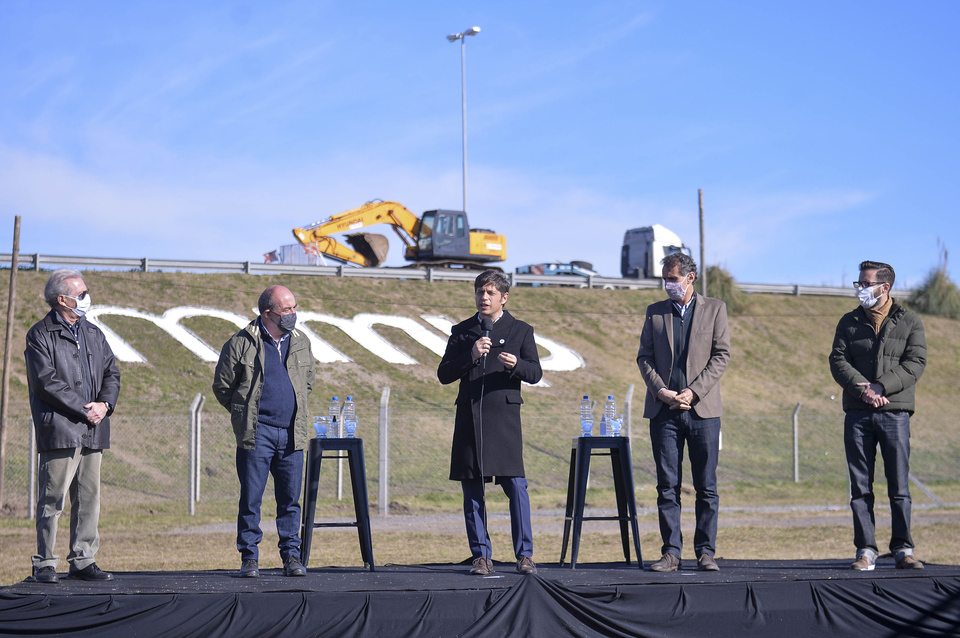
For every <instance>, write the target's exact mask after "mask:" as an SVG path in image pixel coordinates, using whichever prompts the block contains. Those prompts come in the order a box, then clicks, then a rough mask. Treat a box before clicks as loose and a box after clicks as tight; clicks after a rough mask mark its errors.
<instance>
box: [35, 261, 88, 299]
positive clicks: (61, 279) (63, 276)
mask: <svg viewBox="0 0 960 638" xmlns="http://www.w3.org/2000/svg"><path fill="white" fill-rule="evenodd" d="M68 279H81V280H82V279H83V275H81V274H80V271H79V270H74V269H73V268H57V269H56V270H54V271H53V273H52V274H51V275H50V278H49V279H47V285H46V286H44V288H43V298H44V300H45V301H46V302H47V305H48V306H50V307H51V308H56V307H57V306H59V305H60V304H58V303H57V297H59V296H60V295H66V294H67V293H68V292H69V290H67V284H66V281H67V280H68Z"/></svg>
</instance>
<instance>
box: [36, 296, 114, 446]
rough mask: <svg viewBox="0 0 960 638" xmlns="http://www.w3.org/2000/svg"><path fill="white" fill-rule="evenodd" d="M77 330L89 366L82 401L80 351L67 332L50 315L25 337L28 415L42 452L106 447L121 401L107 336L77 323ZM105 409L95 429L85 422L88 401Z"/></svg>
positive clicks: (83, 320) (81, 322)
mask: <svg viewBox="0 0 960 638" xmlns="http://www.w3.org/2000/svg"><path fill="white" fill-rule="evenodd" d="M79 321H80V324H79V330H80V332H81V333H82V338H83V343H84V345H85V347H86V350H85V353H84V354H86V356H87V361H89V363H90V377H91V379H90V382H91V384H92V387H91V396H92V397H93V398H92V399H88V398H85V397H84V393H83V371H82V370H81V368H80V355H81V353H80V350H79V349H78V348H77V340H76V339H74V337H73V333H72V332H71V331H70V329H69V328H67V327H66V326H64V325H63V324H62V323H61V322H60V320H59V319H58V317H57V313H56V311H54V310H51V311H50V312H49V313H47V316H45V317H44V318H43V319H41V320H40V321H38V322H37V323H36V324H34V326H33V327H32V328H30V331H29V332H27V349H26V350H25V351H24V353H23V356H24V357H25V358H26V360H27V383H28V385H29V386H30V412H31V413H32V414H33V424H34V427H35V428H36V431H37V447H38V449H39V450H40V451H41V452H46V451H49V450H58V449H63V448H75V447H87V448H91V449H94V450H105V449H107V448H109V447H110V415H111V414H112V413H113V408H114V407H116V405H117V398H118V397H119V396H120V371H119V370H118V369H117V364H116V361H115V360H114V357H113V350H111V349H110V345H109V344H108V343H107V339H106V337H104V336H103V333H102V332H101V331H100V329H99V328H97V327H96V326H95V325H93V324H92V323H90V322H89V321H87V320H85V319H79ZM91 400H92V401H96V402H102V403H108V404H110V406H111V407H110V410H109V411H108V412H107V416H105V417H104V418H103V420H102V421H100V423H99V424H97V425H93V424H91V423H89V422H88V421H87V417H86V414H87V410H85V409H84V407H83V406H84V405H86V404H87V403H89V402H90V401H91Z"/></svg>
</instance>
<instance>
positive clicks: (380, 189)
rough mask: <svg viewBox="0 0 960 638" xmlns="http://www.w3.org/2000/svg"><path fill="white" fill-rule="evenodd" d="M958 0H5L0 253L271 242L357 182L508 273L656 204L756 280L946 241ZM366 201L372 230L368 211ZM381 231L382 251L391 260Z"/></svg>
mask: <svg viewBox="0 0 960 638" xmlns="http://www.w3.org/2000/svg"><path fill="white" fill-rule="evenodd" d="M958 22H960V2H956V1H955V0H924V1H922V2H910V3H908V2H902V1H901V0H848V1H842V2H837V1H836V0H830V1H826V0H810V1H806V2H795V1H786V0H785V1H783V2H770V1H769V0H740V1H738V2H722V1H706V0H689V1H679V0H678V1H672V2H668V1H650V2H648V1H644V0H633V1H612V2H608V1H604V0H598V1H597V2H580V1H576V2H573V1H569V0H552V1H550V2H547V1H541V0H529V1H524V2H516V1H515V0H510V1H505V0H483V1H478V0H462V1H459V2H449V1H444V2H438V1H434V0H421V1H419V2H412V3H398V2H386V1H364V0H357V1H355V2H328V1H324V0H275V1H272V2H269V3H267V2H250V1H244V0H208V1H204V2H193V1H185V0H166V1H162V2H161V1H151V0H146V1H139V2H129V1H127V0H124V1H114V0H86V1H84V2H74V1H69V0H48V1H45V2H35V1H33V0H2V1H0V253H7V252H9V251H10V250H11V249H12V241H13V226H14V217H15V216H16V215H20V216H21V218H22V222H21V237H20V252H21V253H23V254H33V253H38V252H39V253H42V254H51V255H79V256H105V257H150V258H154V259H210V260H227V261H248V260H249V261H262V259H263V254H264V253H266V252H268V251H270V250H274V249H276V248H278V247H279V246H280V245H283V244H290V243H293V242H294V241H295V240H294V238H293V235H292V234H291V229H293V228H295V227H301V226H304V225H307V224H309V223H311V222H314V221H318V220H321V219H324V218H326V217H329V216H330V215H334V214H337V213H339V212H342V211H344V210H347V209H350V208H354V207H356V206H359V205H361V204H363V203H364V202H367V201H370V200H373V199H383V200H393V201H396V202H399V203H401V204H403V205H404V206H406V207H407V208H409V209H410V210H411V211H413V212H414V213H416V214H420V213H422V212H423V211H426V210H433V209H438V208H447V209H461V208H462V206H463V190H462V150H463V149H462V146H461V144H462V130H461V45H460V43H459V42H456V43H450V42H448V41H447V39H446V36H447V35H448V34H451V33H457V32H460V31H464V30H466V29H468V28H470V27H472V26H479V27H480V29H481V31H480V33H479V34H477V35H475V36H471V37H469V38H468V39H467V41H466V51H465V53H466V108H467V125H466V129H467V212H468V214H469V219H470V223H471V225H472V226H474V227H481V228H489V229H492V230H494V231H496V232H498V233H501V234H503V235H505V236H506V237H507V241H508V244H507V248H508V259H507V261H506V262H505V263H504V264H503V266H504V268H505V269H506V270H513V269H514V268H515V267H517V266H521V265H526V264H535V263H541V262H550V261H560V262H565V261H571V260H582V261H587V262H590V263H592V264H593V266H594V268H595V269H596V270H597V271H599V272H600V274H601V275H604V276H611V277H616V276H619V274H620V246H621V244H622V240H623V235H624V232H625V231H626V230H627V229H629V228H634V227H638V226H646V225H650V224H655V223H658V224H662V225H664V226H666V227H667V228H669V229H671V230H673V231H674V232H676V233H677V234H679V235H680V237H681V238H682V239H683V241H684V243H685V244H686V245H687V246H689V247H690V248H691V249H692V251H693V255H694V257H695V258H696V259H697V260H698V262H699V255H700V231H699V223H698V190H701V189H702V191H703V202H704V219H705V242H704V243H705V253H706V264H707V265H719V266H722V267H723V268H725V269H726V270H727V271H728V272H730V274H732V275H733V277H734V278H735V279H736V280H737V281H740V282H744V283H778V284H805V285H826V286H849V285H850V282H851V281H853V280H854V279H856V278H857V265H858V264H859V262H860V261H861V260H864V259H872V260H878V261H884V262H887V263H890V264H892V265H893V266H894V268H895V269H896V271H897V275H898V277H897V287H912V286H915V285H918V284H920V283H922V281H923V280H924V278H925V277H926V276H927V275H928V274H929V272H930V271H931V270H932V269H933V268H935V267H936V266H937V265H938V264H939V263H940V260H941V258H942V252H941V251H942V250H943V249H945V250H946V251H947V253H946V254H947V257H948V260H947V266H948V272H949V273H951V276H953V273H954V272H956V269H955V268H953V267H952V265H953V264H955V263H956V260H954V261H952V262H951V261H950V260H949V255H950V252H949V251H951V250H952V251H957V250H960V222H958V214H957V213H956V212H955V211H954V210H953V207H954V205H955V204H954V200H955V198H956V193H955V188H956V184H957V177H958V176H960V82H958V79H960V78H958V74H960V71H958V70H960V38H957V37H956V25H957V24H958ZM378 228H379V230H378ZM371 230H372V232H381V233H383V234H385V235H387V236H388V237H389V238H390V240H391V241H390V243H391V247H390V256H389V258H388V261H387V265H392V266H400V265H403V264H404V263H405V262H404V260H403V258H402V253H403V250H402V246H401V244H400V241H399V239H398V238H397V237H396V236H395V235H394V234H393V233H392V232H391V231H390V230H389V229H388V228H386V227H383V226H381V227H374V228H372V229H371Z"/></svg>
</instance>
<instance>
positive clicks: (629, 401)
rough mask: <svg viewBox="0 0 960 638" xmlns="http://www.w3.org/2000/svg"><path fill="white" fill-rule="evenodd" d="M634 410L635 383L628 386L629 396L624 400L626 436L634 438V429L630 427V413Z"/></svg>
mask: <svg viewBox="0 0 960 638" xmlns="http://www.w3.org/2000/svg"><path fill="white" fill-rule="evenodd" d="M632 412H633V384H632V383H631V384H630V385H629V386H627V398H626V399H624V400H623V429H624V431H625V432H626V437H627V438H628V439H632V437H633V430H632V429H631V427H630V414H631V413H632Z"/></svg>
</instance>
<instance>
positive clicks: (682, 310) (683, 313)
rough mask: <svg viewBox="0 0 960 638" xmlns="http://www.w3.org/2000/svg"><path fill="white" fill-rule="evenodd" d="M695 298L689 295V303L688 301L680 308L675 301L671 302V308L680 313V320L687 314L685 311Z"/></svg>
mask: <svg viewBox="0 0 960 638" xmlns="http://www.w3.org/2000/svg"><path fill="white" fill-rule="evenodd" d="M695 297H696V295H691V296H690V301H688V302H687V303H685V304H683V305H682V306H681V305H680V304H679V303H677V302H676V301H674V302H673V307H674V308H676V309H677V311H678V312H679V313H680V318H681V319H682V318H683V317H684V315H686V314H687V309H688V308H689V307H690V304H692V303H693V299H694V298H695Z"/></svg>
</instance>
